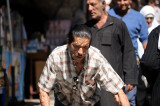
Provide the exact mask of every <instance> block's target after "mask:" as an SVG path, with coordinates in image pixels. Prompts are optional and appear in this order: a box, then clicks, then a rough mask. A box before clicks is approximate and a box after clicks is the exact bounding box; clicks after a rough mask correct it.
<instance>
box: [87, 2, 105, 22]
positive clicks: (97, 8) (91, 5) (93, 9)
mask: <svg viewBox="0 0 160 106" xmlns="http://www.w3.org/2000/svg"><path fill="white" fill-rule="evenodd" d="M86 2H87V6H88V11H89V13H90V15H91V17H92V19H96V20H99V19H100V18H101V16H102V13H103V8H104V7H105V6H104V4H102V5H100V1H99V0H86Z"/></svg>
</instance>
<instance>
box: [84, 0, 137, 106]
mask: <svg viewBox="0 0 160 106" xmlns="http://www.w3.org/2000/svg"><path fill="white" fill-rule="evenodd" d="M86 2H87V5H88V11H89V13H90V15H91V17H92V20H90V21H88V22H87V23H86V25H87V26H89V27H90V29H91V32H92V41H91V45H92V46H95V47H97V48H98V49H99V50H101V53H102V54H103V56H104V57H105V58H106V59H107V60H108V61H109V62H110V64H111V65H112V67H113V68H114V69H115V71H116V72H117V73H118V74H119V75H120V76H121V78H122V79H123V80H124V82H125V85H126V86H128V88H127V90H126V91H127V92H129V91H131V90H132V89H133V88H134V86H135V84H137V78H138V77H137V63H136V56H135V52H134V48H133V45H132V42H131V38H130V35H129V33H128V30H127V27H126V25H125V24H124V22H122V21H121V20H119V19H117V18H114V17H112V16H110V15H109V14H108V13H107V12H106V11H105V4H106V2H105V0H86ZM106 98H107V101H106ZM101 106H117V104H116V102H114V98H113V96H112V95H111V94H110V93H108V92H105V90H103V89H102V90H101Z"/></svg>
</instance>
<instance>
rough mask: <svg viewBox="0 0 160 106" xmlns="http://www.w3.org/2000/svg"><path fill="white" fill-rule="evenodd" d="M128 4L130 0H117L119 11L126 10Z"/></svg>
mask: <svg viewBox="0 0 160 106" xmlns="http://www.w3.org/2000/svg"><path fill="white" fill-rule="evenodd" d="M129 5H130V0H117V7H118V9H120V10H121V11H126V10H127V9H128V7H129Z"/></svg>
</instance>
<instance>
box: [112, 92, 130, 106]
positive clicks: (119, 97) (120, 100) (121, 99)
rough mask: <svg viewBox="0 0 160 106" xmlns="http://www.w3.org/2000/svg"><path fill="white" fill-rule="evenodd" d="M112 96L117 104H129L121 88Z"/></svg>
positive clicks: (122, 105)
mask: <svg viewBox="0 0 160 106" xmlns="http://www.w3.org/2000/svg"><path fill="white" fill-rule="evenodd" d="M114 98H115V100H116V102H117V103H118V105H119V106H130V104H129V101H128V98H127V96H126V94H125V93H124V92H123V90H122V89H121V90H120V91H119V92H118V93H117V94H115V95H114Z"/></svg>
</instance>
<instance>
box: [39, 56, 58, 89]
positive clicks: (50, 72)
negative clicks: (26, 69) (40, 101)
mask: <svg viewBox="0 0 160 106" xmlns="http://www.w3.org/2000/svg"><path fill="white" fill-rule="evenodd" d="M55 80H56V72H55V69H54V64H53V59H52V56H49V58H48V59H47V61H46V64H45V66H44V68H43V71H42V74H41V76H40V79H39V82H38V86H39V88H41V89H42V90H44V91H46V92H50V90H51V89H52V87H53V85H54V83H55Z"/></svg>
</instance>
